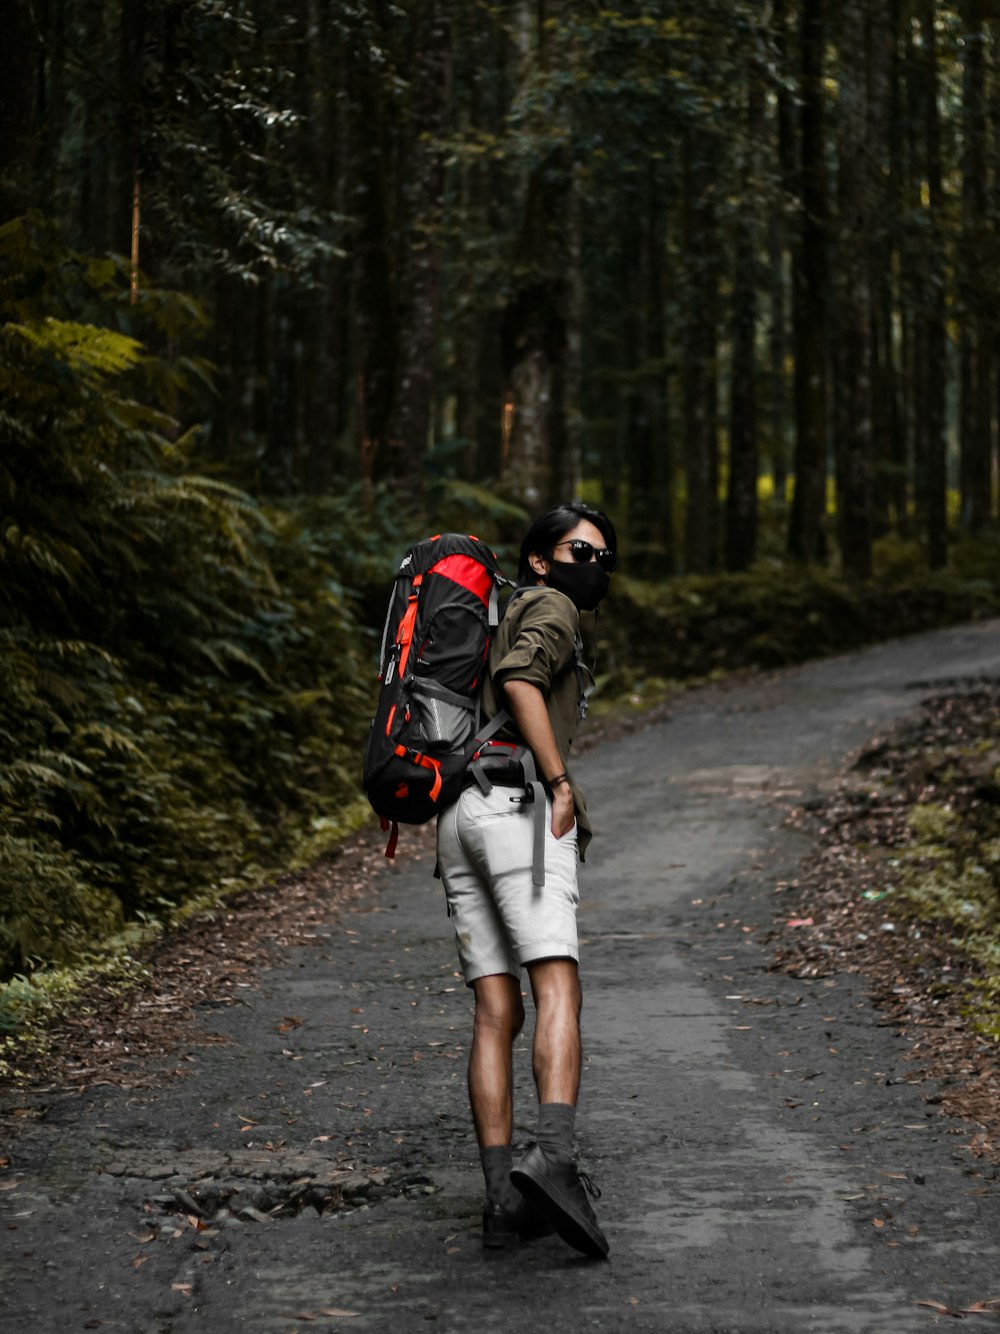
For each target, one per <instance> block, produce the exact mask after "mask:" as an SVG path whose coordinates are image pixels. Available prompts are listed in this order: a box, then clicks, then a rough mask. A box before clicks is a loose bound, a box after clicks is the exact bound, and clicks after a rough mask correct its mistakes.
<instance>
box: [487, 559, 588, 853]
mask: <svg viewBox="0 0 1000 1334" xmlns="http://www.w3.org/2000/svg"><path fill="white" fill-rule="evenodd" d="M579 633H580V613H579V612H578V611H577V609H576V607H575V606H574V605H573V603H572V602H571V601H570V599H569V598H568V597H566V595H565V594H564V593H560V592H558V591H557V590H556V589H554V588H547V587H545V586H543V585H539V586H538V587H537V588H529V589H526V590H524V591H522V592H519V593H518V594H517V595H516V597H514V599H513V601H512V602H511V603H510V604H509V606H508V608H507V611H506V612H505V613H504V616H503V618H502V619H501V621H500V625H499V626H498V628H497V632H496V635H495V637H494V639H493V646H492V648H491V649H490V670H489V675H488V676H487V678H486V681H485V684H484V686H483V713H484V715H485V717H486V718H492V717H493V716H494V715H495V714H497V713H499V712H500V710H501V709H502V708H504V707H505V703H504V699H503V687H504V685H505V683H506V682H507V681H527V682H528V683H529V684H530V685H533V686H537V687H538V689H539V690H540V691H541V692H542V694H543V695H544V696H545V704H546V707H547V708H548V713H549V721H550V722H551V724H552V731H553V733H554V735H555V739H556V745H557V746H558V748H559V757H560V759H561V761H562V764H563V768H564V769H565V770H566V772H567V775H568V777H569V781H570V786H571V788H572V791H573V803H574V805H575V807H576V823H577V837H578V846H579V849H580V859H581V861H582V860H583V854H584V852H585V851H586V848H587V844H588V843H589V842H590V839H591V837H592V834H593V830H592V829H591V827H590V821H589V820H588V819H587V803H586V801H585V799H584V796H583V793H582V792H581V791H580V789H579V788H578V787H577V785H576V782H575V781H574V779H573V775H572V774H571V773H570V772H569V764H568V760H569V752H570V747H571V746H572V744H573V736H574V734H575V733H576V728H577V724H578V722H579V717H580V680H579V676H578V673H577V670H576V644H577V638H578V636H579ZM500 735H507V736H510V737H512V738H515V739H517V740H521V738H520V737H519V736H518V733H517V728H516V727H515V726H514V724H513V723H509V724H507V725H506V726H505V727H504V728H503V729H502V731H501V733H500ZM540 776H541V775H540Z"/></svg>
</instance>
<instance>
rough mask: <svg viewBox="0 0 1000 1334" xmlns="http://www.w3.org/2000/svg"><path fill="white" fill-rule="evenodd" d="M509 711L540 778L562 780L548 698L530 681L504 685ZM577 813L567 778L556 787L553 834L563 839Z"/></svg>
mask: <svg viewBox="0 0 1000 1334" xmlns="http://www.w3.org/2000/svg"><path fill="white" fill-rule="evenodd" d="M504 695H505V697H506V701H507V707H508V709H510V711H511V714H512V715H513V718H514V722H515V723H516V724H517V728H518V731H519V732H520V733H521V736H522V737H523V738H524V741H525V744H526V745H527V746H528V747H529V748H530V750H531V752H532V754H533V755H534V757H535V764H536V765H537V766H538V774H539V777H540V778H545V779H553V778H555V777H557V776H561V775H562V774H563V771H564V770H565V767H566V766H565V765H564V764H563V759H562V756H561V755H560V754H559V747H558V746H557V745H556V738H555V734H554V733H553V731H552V724H551V723H550V722H549V711H548V709H547V708H546V707H545V696H544V695H543V694H542V692H541V691H540V690H539V689H538V687H537V686H535V685H532V684H531V682H530V681H518V680H516V679H515V680H513V681H507V682H506V683H505V685H504ZM575 819H576V811H575V809H574V806H573V791H572V788H571V787H570V785H569V783H568V782H567V781H566V779H565V778H563V780H562V782H560V783H555V784H554V785H553V787H552V834H553V836H554V837H555V838H562V837H563V835H564V834H568V833H569V831H570V830H571V829H572V828H573V821H574V820H575Z"/></svg>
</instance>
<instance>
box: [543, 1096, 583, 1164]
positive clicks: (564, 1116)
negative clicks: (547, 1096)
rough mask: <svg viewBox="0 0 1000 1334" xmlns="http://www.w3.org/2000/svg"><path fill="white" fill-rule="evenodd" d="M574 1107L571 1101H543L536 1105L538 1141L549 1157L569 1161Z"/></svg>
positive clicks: (571, 1149) (571, 1147) (574, 1114)
mask: <svg viewBox="0 0 1000 1334" xmlns="http://www.w3.org/2000/svg"><path fill="white" fill-rule="evenodd" d="M575 1124H576V1108H575V1107H574V1106H573V1104H572V1103H571V1102H543V1103H540V1104H539V1107H538V1143H539V1144H540V1145H541V1146H542V1148H543V1149H544V1150H545V1152H546V1153H547V1154H548V1155H549V1157H550V1158H556V1159H557V1160H558V1161H559V1162H563V1163H571V1162H573V1160H574V1154H573V1127H574V1125H575Z"/></svg>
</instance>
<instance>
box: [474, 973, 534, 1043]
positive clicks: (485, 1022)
mask: <svg viewBox="0 0 1000 1334" xmlns="http://www.w3.org/2000/svg"><path fill="white" fill-rule="evenodd" d="M473 990H474V993H475V997H476V1012H475V1020H474V1023H475V1027H476V1028H477V1029H480V1030H483V1031H486V1032H490V1033H494V1034H496V1035H497V1036H498V1037H509V1039H510V1041H511V1042H513V1040H514V1039H515V1038H516V1037H517V1035H518V1033H520V1031H521V1029H522V1028H523V1027H524V1002H523V1001H522V999H521V986H520V983H519V982H518V981H517V979H516V978H514V977H509V976H507V975H504V976H503V977H500V976H497V977H487V978H479V979H478V980H477V981H476V982H475V983H474V984H473Z"/></svg>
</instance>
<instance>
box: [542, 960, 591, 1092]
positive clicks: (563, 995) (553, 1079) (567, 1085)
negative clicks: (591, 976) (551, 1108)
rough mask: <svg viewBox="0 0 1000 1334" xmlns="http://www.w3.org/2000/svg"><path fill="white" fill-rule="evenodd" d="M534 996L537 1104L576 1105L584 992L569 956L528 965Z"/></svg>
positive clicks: (574, 965)
mask: <svg viewBox="0 0 1000 1334" xmlns="http://www.w3.org/2000/svg"><path fill="white" fill-rule="evenodd" d="M528 977H529V978H530V979H531V994H532V996H533V997H534V1001H535V1009H536V1011H537V1018H536V1020H535V1044H534V1048H533V1050H532V1056H531V1068H532V1072H533V1073H534V1076H535V1085H536V1087H537V1089H538V1101H539V1104H542V1103H550V1102H558V1103H563V1104H566V1103H568V1104H570V1105H571V1106H574V1107H575V1106H576V1100H577V1096H578V1094H579V1092H580V1010H581V1007H582V1005H583V994H582V992H581V990H580V977H579V973H578V972H577V966H576V964H575V962H574V961H573V960H572V959H542V960H540V961H539V962H538V963H529V964H528Z"/></svg>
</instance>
